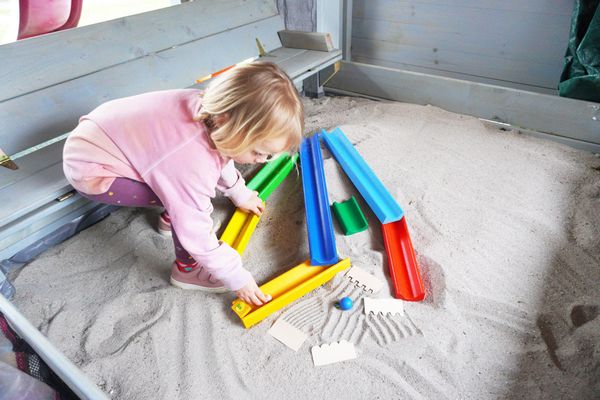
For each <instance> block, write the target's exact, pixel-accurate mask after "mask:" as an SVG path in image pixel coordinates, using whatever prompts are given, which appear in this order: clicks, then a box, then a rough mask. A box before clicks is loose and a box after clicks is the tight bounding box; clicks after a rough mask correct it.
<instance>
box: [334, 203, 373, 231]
mask: <svg viewBox="0 0 600 400" xmlns="http://www.w3.org/2000/svg"><path fill="white" fill-rule="evenodd" d="M331 208H332V209H333V215H335V218H336V219H337V220H338V222H339V224H340V228H341V229H342V232H344V235H346V236H350V235H353V234H355V233H358V232H362V231H364V230H366V229H367V228H368V227H369V224H368V222H367V219H366V218H365V215H364V214H363V213H362V211H361V210H360V206H359V205H358V202H357V201H356V199H355V198H354V196H352V197H350V198H349V199H348V200H346V201H342V202H341V203H337V202H335V201H334V202H333V204H332V205H331Z"/></svg>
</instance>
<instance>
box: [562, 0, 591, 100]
mask: <svg viewBox="0 0 600 400" xmlns="http://www.w3.org/2000/svg"><path fill="white" fill-rule="evenodd" d="M558 92H559V94H560V95H561V96H565V97H572V98H575V99H581V100H590V101H595V102H600V0H576V1H575V8H574V10H573V16H572V17H571V32H570V34H569V46H568V48H567V53H566V54H565V66H564V69H563V72H562V75H561V76H560V83H559V84H558Z"/></svg>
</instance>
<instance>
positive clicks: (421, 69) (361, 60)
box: [352, 55, 558, 95]
mask: <svg viewBox="0 0 600 400" xmlns="http://www.w3.org/2000/svg"><path fill="white" fill-rule="evenodd" d="M352 60H353V61H355V62H357V63H363V64H371V65H377V66H380V67H388V68H395V69H401V70H406V71H412V72H420V73H424V74H432V75H438V76H445V77H447V78H454V79H461V80H466V81H471V82H478V83H485V84H488V85H496V86H505V87H510V88H513V89H519V90H526V91H530V92H537V93H544V94H552V95H558V90H557V89H556V88H547V87H542V86H533V85H529V84H524V83H519V82H511V81H507V80H501V79H494V78H488V77H485V76H478V75H469V74H465V73H461V72H454V71H444V70H441V69H435V68H428V67H420V66H417V65H410V64H404V63H398V62H393V61H382V60H380V59H374V58H369V57H364V56H357V55H354V57H353V58H352Z"/></svg>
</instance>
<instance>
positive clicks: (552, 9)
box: [353, 0, 573, 22]
mask: <svg viewBox="0 0 600 400" xmlns="http://www.w3.org/2000/svg"><path fill="white" fill-rule="evenodd" d="M472 10H480V11H481V14H489V13H490V12H492V13H493V12H496V11H506V12H509V13H518V14H543V15H544V16H552V15H561V16H566V17H569V18H570V17H571V13H572V11H573V3H572V2H569V1H555V0H528V1H522V0H509V1H502V0H368V1H365V0H355V1H354V5H353V15H354V16H358V17H373V16H375V15H387V16H388V18H387V19H388V20H397V18H396V17H397V15H399V14H404V15H410V16H412V17H417V18H420V17H425V18H426V17H427V15H433V14H440V13H443V14H445V15H447V16H449V17H452V16H455V15H459V14H463V15H465V13H467V14H468V13H469V12H470V11H472ZM419 14H420V15H419ZM472 22H475V21H472Z"/></svg>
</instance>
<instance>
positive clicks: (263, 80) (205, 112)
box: [196, 62, 304, 157]
mask: <svg viewBox="0 0 600 400" xmlns="http://www.w3.org/2000/svg"><path fill="white" fill-rule="evenodd" d="M218 115H226V116H227V118H226V119H225V122H224V123H223V124H222V125H221V126H215V125H214V120H213V118H214V117H215V116H218ZM196 119H199V120H204V122H205V123H206V125H207V127H208V128H209V129H210V130H211V133H210V137H211V139H212V141H213V143H214V144H215V147H216V148H217V150H219V151H220V152H222V153H223V154H225V155H227V156H230V157H233V156H237V155H239V154H241V153H243V152H245V151H247V150H248V149H249V148H250V147H251V146H252V145H254V144H256V143H261V142H263V141H265V140H270V139H279V138H286V139H287V146H286V149H285V150H286V151H290V152H293V151H296V150H297V149H298V147H299V146H300V142H301V140H302V133H303V132H304V106H303V105H302V102H301V101H300V96H299V95H298V92H297V91H296V88H295V86H294V84H293V83H292V81H291V80H290V78H289V77H288V76H287V75H286V74H285V72H283V71H282V70H281V69H280V68H279V67H278V66H277V65H275V64H273V63H270V62H255V63H251V64H244V65H240V66H237V67H235V68H233V69H231V70H230V71H227V72H226V73H225V74H223V75H221V76H220V77H217V78H216V79H215V80H214V81H212V82H211V83H210V85H209V86H208V88H207V90H206V92H205V93H204V99H203V101H202V108H201V109H200V114H199V115H198V116H197V117H196Z"/></svg>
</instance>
